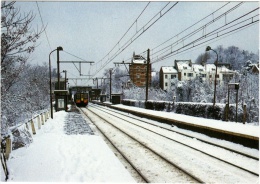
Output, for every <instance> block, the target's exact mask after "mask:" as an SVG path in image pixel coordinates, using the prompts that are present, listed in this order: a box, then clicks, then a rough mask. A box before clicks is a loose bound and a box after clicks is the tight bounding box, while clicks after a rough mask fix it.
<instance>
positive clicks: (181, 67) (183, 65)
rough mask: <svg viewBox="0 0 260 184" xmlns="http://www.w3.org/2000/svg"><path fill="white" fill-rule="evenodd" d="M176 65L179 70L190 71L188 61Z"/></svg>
mask: <svg viewBox="0 0 260 184" xmlns="http://www.w3.org/2000/svg"><path fill="white" fill-rule="evenodd" d="M176 65H177V67H178V69H179V70H191V67H190V66H189V61H178V62H177V63H176Z"/></svg>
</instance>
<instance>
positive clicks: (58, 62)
mask: <svg viewBox="0 0 260 184" xmlns="http://www.w3.org/2000/svg"><path fill="white" fill-rule="evenodd" d="M59 60H60V53H59V49H58V48H57V69H58V90H59V89H60V61H59Z"/></svg>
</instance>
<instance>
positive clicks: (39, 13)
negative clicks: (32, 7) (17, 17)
mask: <svg viewBox="0 0 260 184" xmlns="http://www.w3.org/2000/svg"><path fill="white" fill-rule="evenodd" d="M36 5H37V8H38V12H39V15H40V18H41V22H42V26H43V27H44V23H43V19H42V15H41V11H40V8H39V5H38V2H37V1H36ZM46 27H47V26H46ZM44 33H45V36H46V39H47V42H48V45H49V47H50V51H51V50H52V47H51V44H50V41H49V38H48V35H47V31H46V28H45V29H44Z"/></svg>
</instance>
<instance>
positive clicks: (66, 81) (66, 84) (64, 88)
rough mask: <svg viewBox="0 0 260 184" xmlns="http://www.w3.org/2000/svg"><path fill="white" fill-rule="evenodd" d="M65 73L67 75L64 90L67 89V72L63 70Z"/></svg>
mask: <svg viewBox="0 0 260 184" xmlns="http://www.w3.org/2000/svg"><path fill="white" fill-rule="evenodd" d="M63 72H64V73H65V85H64V89H65V90H66V89H67V70H63Z"/></svg>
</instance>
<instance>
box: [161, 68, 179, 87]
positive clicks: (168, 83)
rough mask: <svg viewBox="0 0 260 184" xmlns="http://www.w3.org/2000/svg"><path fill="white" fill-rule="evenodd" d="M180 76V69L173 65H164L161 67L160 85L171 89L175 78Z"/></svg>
mask: <svg viewBox="0 0 260 184" xmlns="http://www.w3.org/2000/svg"><path fill="white" fill-rule="evenodd" d="M177 77H178V71H177V70H176V69H175V68H174V67H173V66H163V67H161V69H160V87H161V89H163V90H166V91H170V90H171V87H172V86H173V85H175V84H174V80H176V79H177Z"/></svg>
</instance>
